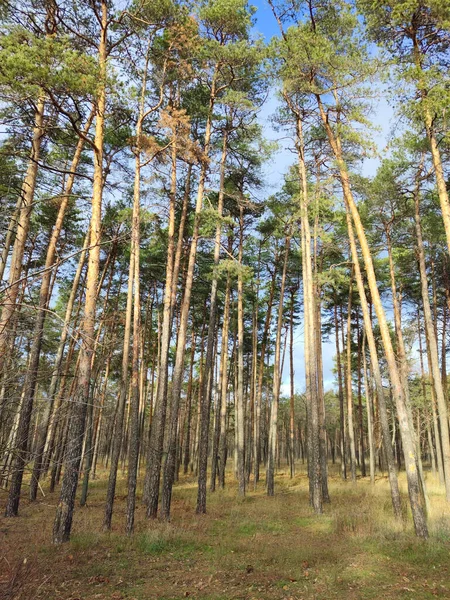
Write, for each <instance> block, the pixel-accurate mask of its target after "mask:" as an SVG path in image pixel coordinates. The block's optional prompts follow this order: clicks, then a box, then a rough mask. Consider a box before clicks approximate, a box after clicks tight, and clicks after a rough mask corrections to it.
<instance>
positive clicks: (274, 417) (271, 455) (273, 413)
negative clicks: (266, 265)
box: [266, 234, 291, 496]
mask: <svg viewBox="0 0 450 600" xmlns="http://www.w3.org/2000/svg"><path fill="white" fill-rule="evenodd" d="M290 243H291V235H290V234H288V235H287V236H286V240H285V251H284V262H283V272H282V275H281V287H280V300H279V304H278V320H277V334H276V340H275V360H274V365H273V390H272V407H271V410H270V427H269V452H268V456H267V474H266V485H267V495H268V496H273V495H274V491H275V489H274V488H275V481H274V480H275V450H276V447H277V438H278V429H277V426H278V404H279V400H280V383H281V374H282V372H281V368H280V354H281V331H282V328H283V305H284V289H285V286H286V272H287V266H288V258H289V247H290Z"/></svg>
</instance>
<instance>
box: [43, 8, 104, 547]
mask: <svg viewBox="0 0 450 600" xmlns="http://www.w3.org/2000/svg"><path fill="white" fill-rule="evenodd" d="M107 26H108V17H107V3H106V0H101V32H100V45H99V67H100V90H99V95H98V100H97V114H96V124H95V142H94V188H93V195H92V215H91V224H90V250H89V258H88V272H87V279H86V300H85V306H84V320H83V325H82V344H81V359H80V371H79V375H78V385H77V391H76V394H75V397H74V399H73V407H72V414H71V418H70V428H69V433H68V440H67V450H66V454H65V472H64V479H63V483H62V488H61V495H60V500H59V504H58V508H57V510H56V517H55V522H54V526H53V542H54V543H55V544H61V543H62V542H67V541H68V540H69V538H70V530H71V528H72V517H73V510H74V504H75V494H76V490H77V484H78V476H79V468H80V459H81V449H82V445H83V437H84V429H85V421H86V408H87V402H88V401H89V388H90V380H91V364H92V351H93V343H94V330H95V312H96V310H95V309H96V300H97V283H98V273H99V263H100V242H101V216H102V215H101V211H102V192H103V137H104V121H105V108H106V56H107V48H106V43H107V39H106V35H107Z"/></svg>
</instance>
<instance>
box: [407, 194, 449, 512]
mask: <svg viewBox="0 0 450 600" xmlns="http://www.w3.org/2000/svg"><path fill="white" fill-rule="evenodd" d="M414 206H415V223H416V241H417V254H418V259H419V271H420V284H421V293H422V303H423V314H424V321H425V329H426V332H427V343H428V347H429V356H430V361H431V377H432V385H433V388H434V391H435V394H436V400H437V406H438V413H439V425H440V433H441V444H442V464H443V468H444V481H445V496H446V499H447V502H450V439H449V425H448V411H447V401H446V398H445V395H444V388H443V385H442V379H441V373H440V370H439V356H438V346H437V341H436V335H435V330H434V326H433V318H432V315H431V306H430V298H429V296H428V278H427V270H426V264H425V251H424V246H423V238H422V227H421V223H420V201H419V190H418V184H417V186H416V189H415V192H414Z"/></svg>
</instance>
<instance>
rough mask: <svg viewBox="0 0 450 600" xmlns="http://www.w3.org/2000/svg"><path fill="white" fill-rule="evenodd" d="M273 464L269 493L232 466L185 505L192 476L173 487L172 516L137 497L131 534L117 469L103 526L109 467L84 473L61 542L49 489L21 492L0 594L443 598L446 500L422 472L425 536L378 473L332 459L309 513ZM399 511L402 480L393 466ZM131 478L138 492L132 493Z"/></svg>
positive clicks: (4, 552)
mask: <svg viewBox="0 0 450 600" xmlns="http://www.w3.org/2000/svg"><path fill="white" fill-rule="evenodd" d="M298 471H299V472H298V473H297V474H296V475H295V477H294V478H293V479H290V478H289V470H288V468H285V469H283V466H282V468H281V469H279V470H278V472H277V474H276V484H277V489H278V493H277V494H276V495H275V496H274V497H268V496H266V494H265V489H264V484H263V483H261V484H260V485H259V487H258V489H257V490H256V491H254V490H253V485H252V483H250V486H249V490H248V493H247V495H246V496H245V497H244V498H241V499H240V498H238V497H237V495H236V489H235V488H236V484H235V482H234V478H233V476H232V473H231V472H230V473H228V477H227V487H226V489H225V490H218V491H216V492H215V493H214V494H211V495H210V502H209V505H208V513H207V514H206V515H202V516H199V515H196V514H195V502H196V493H197V486H196V478H195V477H193V476H184V477H182V478H181V479H180V481H179V482H178V484H176V487H175V490H174V507H173V508H174V510H173V512H172V520H171V522H170V523H167V522H161V521H157V520H150V521H149V520H147V519H146V518H145V508H144V507H143V506H142V504H141V503H140V502H138V504H137V509H136V525H135V533H134V535H133V536H127V535H126V534H125V525H124V520H123V519H121V518H120V516H121V515H122V514H124V512H125V510H126V479H124V478H121V479H119V481H118V489H117V498H116V502H117V512H116V515H117V516H116V518H115V520H114V521H113V527H112V531H111V532H108V533H104V532H103V531H102V515H103V507H104V494H105V489H106V485H107V473H106V472H100V473H99V477H98V478H97V479H96V480H95V481H93V482H92V487H90V494H89V498H88V502H87V505H86V506H85V507H83V508H80V509H79V510H77V511H76V514H75V520H74V526H73V536H72V538H71V542H70V543H69V544H64V545H63V546H54V545H52V544H51V542H50V540H51V529H52V523H53V514H54V511H55V506H56V502H57V496H56V495H52V494H48V493H47V491H46V489H45V487H44V489H43V492H44V493H45V497H43V496H42V493H41V494H40V498H39V501H38V502H37V503H34V504H29V503H28V501H27V499H26V498H23V504H22V509H21V514H20V516H19V517H18V518H15V519H5V518H4V517H1V518H0V537H1V539H2V544H1V549H0V598H1V599H2V600H31V599H33V600H41V599H46V600H94V599H98V600H107V599H108V600H125V599H129V600H131V599H136V600H144V599H145V600H159V599H161V600H179V599H181V598H191V599H199V600H200V599H202V600H207V599H210V600H228V599H236V600H237V599H242V600H256V599H258V600H265V599H274V600H275V599H277V600H278V599H280V600H281V599H284V600H302V599H303V600H306V599H308V600H309V599H311V600H312V599H314V600H326V599H334V598H337V599H344V598H345V599H355V600H357V599H369V598H386V599H391V598H392V599H394V598H395V599H403V598H405V599H406V598H408V599H409V598H414V599H423V600H426V599H429V598H430V599H431V598H450V572H449V570H450V561H449V557H450V524H449V523H450V521H449V516H450V515H449V512H450V509H449V508H448V506H446V503H445V498H444V494H443V491H442V488H439V486H438V483H437V482H436V481H434V479H433V477H432V476H431V474H428V476H427V490H428V494H429V498H430V513H429V529H430V538H429V539H428V540H426V541H423V540H419V539H417V538H416V537H415V535H414V531H413V526H412V523H411V520H410V519H405V522H404V524H400V523H398V522H396V521H395V519H394V517H393V516H392V507H391V499H390V493H389V484H388V481H387V478H384V477H381V476H379V477H377V479H376V482H375V486H374V487H371V485H370V481H369V479H368V478H367V479H359V480H358V482H357V483H356V484H352V483H350V482H342V481H341V479H340V477H339V474H338V472H337V469H336V470H334V467H331V468H330V477H329V488H330V496H331V500H332V501H331V503H330V504H327V505H325V511H324V514H323V515H315V514H314V513H313V511H312V510H311V508H310V507H309V503H308V494H309V492H308V481H307V474H306V472H305V469H304V468H302V467H301V466H300V468H299V469H298ZM400 484H401V489H402V495H403V500H404V510H405V516H406V510H407V503H406V480H405V477H404V474H402V475H401V476H400ZM140 494H141V490H139V494H138V496H139V497H140Z"/></svg>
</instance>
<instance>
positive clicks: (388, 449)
mask: <svg viewBox="0 0 450 600" xmlns="http://www.w3.org/2000/svg"><path fill="white" fill-rule="evenodd" d="M346 215H347V231H348V237H349V240H350V249H351V253H352V262H353V267H354V269H355V279H356V285H357V288H358V294H359V299H360V303H361V309H362V314H363V321H364V331H365V334H366V337H367V345H368V346H369V354H370V364H371V366H372V375H373V378H374V380H375V389H376V394H377V400H378V410H379V417H380V423H381V430H382V435H383V449H384V455H385V460H386V465H387V469H388V475H389V484H390V487H391V499H392V507H393V509H394V514H395V516H396V517H397V518H398V519H400V518H401V516H402V506H401V498H400V490H399V487H398V477H397V470H396V468H395V461H394V452H393V449H392V444H391V436H390V431H389V418H388V414H387V408H386V400H385V397H384V390H383V382H382V378H381V370H380V364H379V362H378V353H377V347H376V343H375V337H374V334H373V327H372V319H371V318H370V310H369V305H368V302H367V297H366V290H365V289H364V281H363V278H362V274H361V267H360V264H359V256H358V251H357V248H356V241H355V234H354V232H353V224H352V220H351V214H350V210H349V207H348V205H347V204H346Z"/></svg>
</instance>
